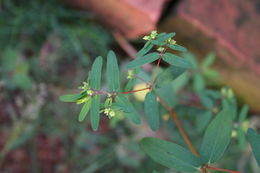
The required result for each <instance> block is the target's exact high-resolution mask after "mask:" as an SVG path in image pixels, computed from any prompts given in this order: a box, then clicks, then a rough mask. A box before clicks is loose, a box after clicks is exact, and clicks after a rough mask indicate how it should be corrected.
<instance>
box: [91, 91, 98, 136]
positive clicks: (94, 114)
mask: <svg viewBox="0 0 260 173" xmlns="http://www.w3.org/2000/svg"><path fill="white" fill-rule="evenodd" d="M99 109H100V95H95V96H94V97H93V99H92V104H91V108H90V123H91V127H92V129H93V130H95V131H96V130H97V129H98V126H99V120H100V115H99Z"/></svg>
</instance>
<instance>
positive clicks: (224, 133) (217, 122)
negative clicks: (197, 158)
mask: <svg viewBox="0 0 260 173" xmlns="http://www.w3.org/2000/svg"><path fill="white" fill-rule="evenodd" d="M231 132H232V116H231V115H230V114H229V113H228V112H227V111H225V110H223V111H221V112H220V113H218V115H217V116H216V118H215V119H214V120H213V121H212V122H211V123H210V124H209V126H208V128H207V129H206V132H205V135H204V137H203V140H202V144H201V148H200V154H201V159H202V162H203V163H205V164H207V163H215V162H217V161H218V160H219V159H220V157H221V156H222V155H223V154H224V152H225V150H226V148H227V146H228V144H229V142H230V139H231Z"/></svg>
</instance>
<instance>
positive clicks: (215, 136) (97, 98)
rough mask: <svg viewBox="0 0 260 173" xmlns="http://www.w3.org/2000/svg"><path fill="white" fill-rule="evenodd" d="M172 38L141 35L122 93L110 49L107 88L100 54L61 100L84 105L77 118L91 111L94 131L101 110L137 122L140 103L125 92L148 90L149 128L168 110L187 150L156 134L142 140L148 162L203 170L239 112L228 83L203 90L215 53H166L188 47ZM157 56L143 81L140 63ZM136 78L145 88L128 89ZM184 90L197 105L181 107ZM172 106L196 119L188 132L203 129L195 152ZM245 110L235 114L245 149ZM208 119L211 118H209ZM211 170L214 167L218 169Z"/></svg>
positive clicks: (219, 152)
mask: <svg viewBox="0 0 260 173" xmlns="http://www.w3.org/2000/svg"><path fill="white" fill-rule="evenodd" d="M173 36H175V33H169V34H166V33H160V34H158V33H157V32H156V31H152V32H151V33H150V35H147V36H145V37H144V38H143V39H144V40H146V41H147V42H146V44H145V45H144V47H143V48H142V49H141V50H140V51H139V52H138V53H137V59H135V60H133V61H131V62H130V63H129V64H128V65H127V67H128V68H130V69H133V70H129V71H128V73H127V79H128V80H129V81H128V82H127V84H126V87H122V88H125V91H121V86H120V70H119V66H118V63H117V59H116V55H115V54H114V52H112V51H110V52H109V53H108V55H107V62H106V63H107V66H106V72H105V73H106V74H105V75H106V78H107V83H108V87H109V91H104V90H101V74H102V57H98V58H96V60H95V61H94V63H93V65H92V68H91V71H90V72H89V75H88V81H87V82H83V86H82V87H80V88H81V89H82V91H81V93H80V94H76V95H65V96H62V97H60V100H61V101H65V102H76V103H78V104H81V103H84V106H83V108H82V110H81V112H80V115H79V118H78V119H79V121H83V120H84V119H85V117H86V115H87V113H88V111H89V110H90V124H91V126H92V129H93V130H97V129H98V126H99V121H100V113H103V114H104V115H106V116H107V117H108V118H109V119H111V122H113V124H114V125H115V122H118V121H119V120H123V119H124V117H126V118H127V119H128V120H130V121H131V122H133V123H135V124H140V123H141V116H140V115H139V113H138V111H137V109H140V107H141V106H140V104H139V106H138V103H132V102H131V101H132V100H131V98H130V97H129V96H126V95H131V94H132V93H138V92H141V91H145V90H146V91H148V92H147V93H146V95H145V99H144V112H145V116H146V119H147V121H148V124H149V126H150V128H151V129H152V130H153V131H156V130H157V129H158V128H159V125H160V119H161V117H160V114H162V113H165V112H166V111H168V117H169V116H170V115H169V114H172V117H173V119H174V121H175V123H176V125H177V129H178V130H179V132H180V134H181V136H182V137H183V139H184V141H181V142H180V143H182V144H183V142H186V144H187V146H188V147H189V149H190V150H191V151H189V150H188V149H186V148H184V147H182V146H181V145H179V144H175V143H171V142H167V141H163V140H160V139H157V138H144V139H142V140H141V143H140V145H141V148H142V149H143V150H144V152H145V153H146V154H147V155H148V156H150V157H151V159H152V160H154V161H155V162H158V163H159V164H161V165H163V166H165V167H168V168H170V169H174V170H178V171H184V172H197V171H201V172H203V173H204V172H206V171H207V170H209V169H213V168H212V167H211V166H210V164H213V163H216V162H217V161H219V160H220V158H221V157H222V156H223V154H224V153H225V151H226V150H227V147H228V145H229V143H230V141H231V133H232V130H233V123H234V122H235V121H236V119H237V116H238V115H237V114H238V105H237V101H236V98H235V96H234V94H233V91H232V90H231V89H230V88H227V87H226V88H223V89H221V91H215V90H210V89H207V81H206V80H205V78H207V77H210V76H212V75H213V73H214V75H215V74H217V73H215V71H214V70H212V69H211V68H210V66H211V65H212V63H213V62H214V59H215V56H214V54H209V55H208V56H207V57H206V58H205V59H204V60H203V61H202V63H201V64H200V63H198V62H197V61H196V59H195V57H193V56H192V55H191V54H189V53H184V54H180V55H175V54H173V53H170V52H169V50H174V51H176V50H177V51H179V52H185V51H187V50H186V48H184V47H182V46H180V45H177V44H176V41H175V40H173ZM153 48H157V49H156V51H153ZM182 57H184V58H182ZM156 60H158V64H157V65H156V67H155V70H154V73H153V74H152V75H151V76H152V77H151V79H149V77H148V80H146V79H147V77H146V78H145V79H143V78H142V76H140V74H142V70H141V69H140V68H139V67H141V66H143V65H145V64H148V63H152V62H154V61H156ZM161 60H163V61H165V62H167V63H168V64H169V67H168V68H166V69H160V68H159V65H160V64H159V63H160V61H161ZM157 73H158V74H157ZM143 74H144V73H143ZM214 75H213V76H214ZM144 76H145V75H144ZM137 80H141V82H144V83H145V84H146V86H147V87H145V88H142V89H136V90H131V89H132V88H133V87H134V85H135V84H136V83H137ZM149 81H151V82H149ZM190 84H191V85H190ZM187 89H188V90H192V91H193V94H194V97H195V98H196V99H197V102H198V104H199V108H193V107H192V106H190V105H189V104H192V102H188V104H187V105H185V101H187V98H188V97H189V96H188V95H187V93H186V90H187ZM182 90H183V91H184V92H182ZM180 94H182V95H180ZM102 96H105V99H104V103H102V101H103V98H102ZM158 97H159V99H158ZM158 100H160V101H158ZM183 101H184V103H183ZM182 104H183V105H182ZM178 108H179V109H178ZM175 109H176V112H177V113H178V114H179V112H181V114H184V115H183V116H190V115H189V114H191V115H192V118H194V117H195V118H194V123H195V126H196V127H195V129H194V131H193V132H189V133H191V134H194V133H195V134H199V135H201V133H202V132H203V131H204V130H205V129H206V130H205V132H204V136H203V138H202V142H201V145H200V150H199V153H197V152H196V149H195V147H194V146H193V145H192V144H191V142H190V140H189V138H188V137H187V134H185V132H184V130H183V127H182V125H181V124H180V121H179V120H178V117H177V113H176V112H174V110H175ZM247 111H248V107H247V106H244V107H243V108H242V110H241V111H240V113H239V116H238V124H239V126H238V128H237V130H238V135H239V138H238V140H239V143H240V144H239V145H240V146H241V148H244V146H245V142H246V139H245V135H244V129H243V127H242V123H243V122H244V120H245V118H246V114H247ZM184 112H185V113H184ZM185 114H187V115H185ZM213 117H214V118H213ZM162 119H167V114H166V115H163V117H162ZM211 119H213V120H212V121H211ZM114 125H113V126H114ZM185 125H186V126H188V127H190V128H193V126H194V124H193V122H191V123H186V124H185ZM248 138H249V141H250V143H251V145H252V148H253V151H254V152H255V153H257V152H258V151H257V149H255V146H256V143H255V142H257V140H258V139H253V137H252V132H250V131H249V132H248ZM197 145H198V144H197ZM257 154H258V153H257ZM214 169H217V170H218V168H214Z"/></svg>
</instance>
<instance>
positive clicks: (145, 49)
mask: <svg viewBox="0 0 260 173" xmlns="http://www.w3.org/2000/svg"><path fill="white" fill-rule="evenodd" d="M152 48H153V44H152V43H151V41H148V42H146V43H145V45H144V47H143V48H142V49H141V50H140V51H138V52H137V54H136V58H140V57H142V56H144V55H145V54H146V53H147V52H149V51H150V50H151V49H152Z"/></svg>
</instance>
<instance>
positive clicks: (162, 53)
mask: <svg viewBox="0 0 260 173" xmlns="http://www.w3.org/2000/svg"><path fill="white" fill-rule="evenodd" d="M167 49H168V44H167V45H166V46H165V48H164V50H163V51H162V52H161V53H160V58H159V59H158V62H157V64H156V67H155V72H154V74H153V80H152V84H151V89H153V87H154V82H155V80H156V76H157V72H158V70H159V66H160V62H161V59H162V58H163V55H164V54H165V52H166V50H167Z"/></svg>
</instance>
